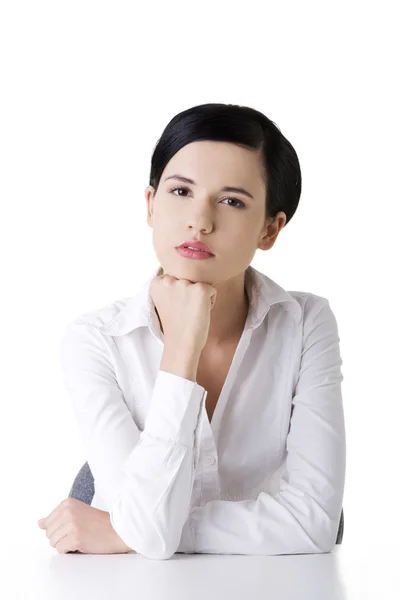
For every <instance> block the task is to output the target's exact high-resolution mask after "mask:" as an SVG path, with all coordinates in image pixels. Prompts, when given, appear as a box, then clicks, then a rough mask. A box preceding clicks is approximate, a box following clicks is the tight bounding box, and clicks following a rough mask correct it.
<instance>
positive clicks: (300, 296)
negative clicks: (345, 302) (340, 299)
mask: <svg viewBox="0 0 400 600" xmlns="http://www.w3.org/2000/svg"><path fill="white" fill-rule="evenodd" d="M288 294H290V295H291V296H292V298H293V299H294V300H295V301H296V302H297V304H298V305H299V306H300V308H301V314H302V319H301V321H302V323H303V327H305V328H307V327H308V328H309V327H312V326H313V324H315V323H316V322H318V321H319V320H321V319H322V320H329V321H331V322H332V321H334V322H336V319H335V315H334V312H333V310H332V307H331V304H330V302H329V299H328V298H326V297H325V296H320V295H318V294H313V293H312V292H302V291H297V290H296V291H293V290H290V291H288Z"/></svg>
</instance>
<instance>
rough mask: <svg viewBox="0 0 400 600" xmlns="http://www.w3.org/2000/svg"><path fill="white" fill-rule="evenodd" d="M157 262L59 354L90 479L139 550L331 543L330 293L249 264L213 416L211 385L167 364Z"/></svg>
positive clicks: (334, 430)
mask: <svg viewBox="0 0 400 600" xmlns="http://www.w3.org/2000/svg"><path fill="white" fill-rule="evenodd" d="M160 273H161V265H158V266H157V269H155V271H154V272H153V273H152V275H151V277H149V278H148V279H147V280H146V282H145V283H144V284H143V285H142V287H141V288H140V289H139V291H138V293H137V294H135V295H134V296H133V297H132V298H122V299H119V300H116V301H115V302H113V303H112V304H110V305H107V306H105V307H104V308H101V309H98V310H93V311H91V312H86V313H83V314H82V315H80V316H79V317H78V318H76V319H74V320H73V321H70V322H69V323H68V324H67V327H66V329H65V331H64V333H63V335H62V338H61V344H60V360H61V366H62V370H63V377H64V384H65V389H66V390H67V392H68V397H69V398H70V400H71V402H72V406H73V410H74V414H75V416H76V419H77V423H78V430H79V433H80V435H81V439H82V442H83V446H84V449H85V452H86V459H87V461H88V463H89V467H90V469H91V471H92V474H93V477H94V480H95V495H94V498H93V501H92V506H94V507H96V508H99V509H101V510H106V511H108V512H109V513H110V520H111V524H112V526H113V527H114V529H115V531H116V532H117V533H118V535H119V536H120V537H121V538H122V540H123V541H124V542H125V543H126V544H127V545H128V546H129V547H130V548H132V549H133V550H134V551H135V552H137V553H140V554H142V555H144V556H146V557H148V558H153V559H166V558H170V557H171V556H172V555H173V554H174V553H175V552H188V553H211V554H252V555H254V554H258V555H276V554H300V553H320V552H330V551H331V550H332V548H333V547H334V545H335V542H336V536H337V532H338V527H339V520H340V514H341V509H342V501H343V494H344V483H345V469H346V440H345V423H344V413H343V405H342V394H341V382H342V380H343V375H342V372H341V364H342V360H341V357H340V349H339V341H340V338H339V335H338V327H337V322H336V319H335V316H334V314H333V312H332V309H331V307H330V305H329V301H328V300H327V299H326V298H324V297H321V296H317V295H315V294H311V293H307V292H295V291H291V292H288V291H285V290H284V289H283V288H282V287H280V286H279V285H278V284H277V283H275V282H274V281H272V279H270V278H269V277H267V276H266V275H265V274H263V273H261V272H260V271H258V270H256V269H255V268H254V267H252V266H251V265H250V266H249V267H248V268H247V270H246V274H245V286H246V290H247V294H248V297H249V311H248V315H247V320H246V323H245V327H244V331H243V334H242V336H241V339H240V342H239V344H238V347H237V349H236V352H235V355H234V358H233V361H232V365H231V367H230V369H229V372H228V376H227V379H226V381H225V383H224V386H223V388H222V391H221V395H220V397H219V400H218V403H217V405H216V408H215V410H214V414H213V416H212V419H211V423H210V421H209V419H208V415H207V412H206V405H205V402H206V398H207V389H206V388H204V387H202V386H200V385H199V384H197V383H195V382H193V381H190V380H188V379H185V378H183V377H180V376H177V375H175V374H172V373H168V372H166V371H162V370H160V362H161V358H162V354H163V347H164V335H163V333H162V332H161V329H160V325H159V321H158V318H157V315H156V312H155V308H154V303H153V301H152V298H151V295H150V283H151V280H152V279H153V277H155V276H156V275H158V274H160Z"/></svg>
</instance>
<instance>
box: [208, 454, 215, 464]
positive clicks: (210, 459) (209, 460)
mask: <svg viewBox="0 0 400 600" xmlns="http://www.w3.org/2000/svg"><path fill="white" fill-rule="evenodd" d="M206 460H207V464H208V465H213V464H215V458H214V457H213V456H211V455H208V456H207V458H206Z"/></svg>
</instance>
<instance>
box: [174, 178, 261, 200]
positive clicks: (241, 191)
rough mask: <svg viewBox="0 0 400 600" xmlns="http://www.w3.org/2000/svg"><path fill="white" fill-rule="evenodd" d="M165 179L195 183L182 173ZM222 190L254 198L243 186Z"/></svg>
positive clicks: (222, 189)
mask: <svg viewBox="0 0 400 600" xmlns="http://www.w3.org/2000/svg"><path fill="white" fill-rule="evenodd" d="M167 179H179V181H183V182H184V183H190V184H191V185H196V183H195V182H194V181H193V179H189V178H188V177H184V176H183V175H177V174H175V175H170V176H169V177H166V178H165V179H164V181H167ZM221 191H222V192H236V193H238V194H244V195H245V196H248V197H249V198H251V199H252V200H254V197H253V196H252V195H251V194H250V192H248V191H247V190H245V189H244V188H241V187H231V186H227V185H226V186H225V187H223V188H221Z"/></svg>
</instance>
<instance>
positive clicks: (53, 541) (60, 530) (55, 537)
mask: <svg viewBox="0 0 400 600" xmlns="http://www.w3.org/2000/svg"><path fill="white" fill-rule="evenodd" d="M68 535H69V536H70V538H71V531H70V530H69V528H68V527H66V526H65V525H60V526H59V527H57V529H56V530H55V531H53V532H52V534H51V535H50V536H48V537H49V542H50V546H53V548H56V549H58V545H59V543H60V542H61V541H62V540H63V539H64V538H65V537H67V536H68ZM69 541H70V540H69Z"/></svg>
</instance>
